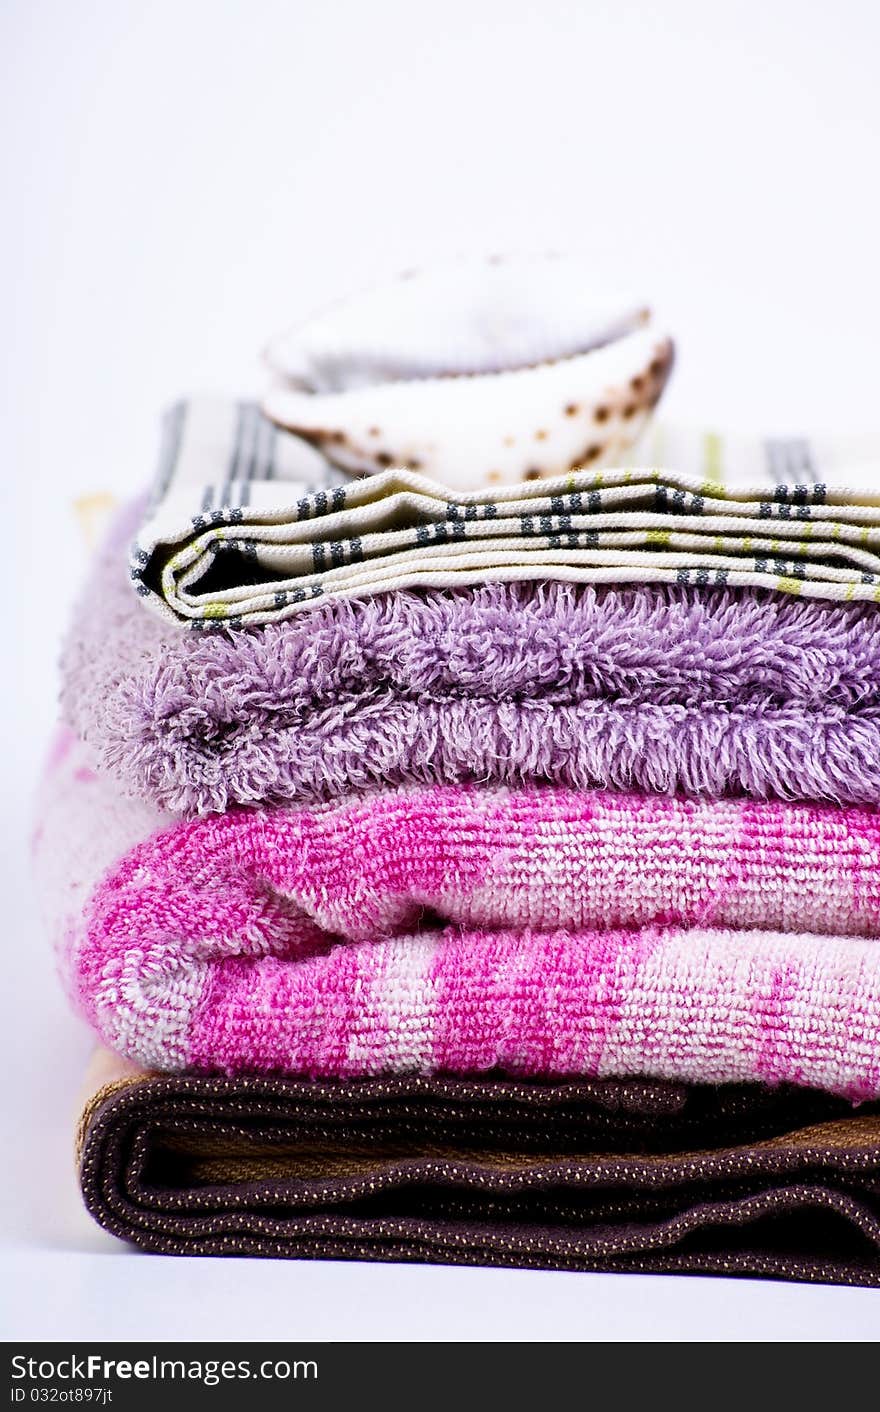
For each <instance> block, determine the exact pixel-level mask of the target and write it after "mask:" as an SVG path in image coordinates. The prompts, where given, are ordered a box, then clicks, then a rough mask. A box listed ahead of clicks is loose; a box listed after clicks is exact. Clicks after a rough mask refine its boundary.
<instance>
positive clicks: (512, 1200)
mask: <svg viewBox="0 0 880 1412" xmlns="http://www.w3.org/2000/svg"><path fill="white" fill-rule="evenodd" d="M878 1178H880V1113H878V1110H877V1108H876V1106H871V1107H867V1108H862V1109H860V1110H858V1111H857V1112H853V1110H852V1109H851V1108H849V1107H848V1106H847V1105H846V1104H845V1103H842V1102H841V1101H840V1100H835V1099H834V1098H831V1097H829V1096H827V1095H824V1094H816V1093H808V1092H806V1091H804V1090H801V1091H794V1090H791V1089H785V1088H779V1089H768V1088H764V1087H762V1086H758V1085H755V1086H751V1087H745V1086H744V1087H722V1088H714V1087H699V1086H694V1087H690V1088H687V1087H684V1086H682V1085H673V1084H657V1083H651V1082H646V1081H644V1080H629V1081H623V1082H616V1081H613V1080H604V1081H601V1080H600V1081H594V1082H571V1081H569V1082H559V1083H552V1084H551V1083H523V1082H512V1081H510V1080H504V1079H501V1078H493V1079H492V1080H490V1081H488V1082H485V1081H484V1082H480V1081H473V1080H467V1079H454V1078H431V1079H424V1078H418V1077H412V1076H410V1077H405V1078H398V1079H384V1080H379V1081H375V1080H372V1081H371V1080H367V1081H357V1080H355V1081H349V1082H344V1083H332V1082H317V1081H308V1080H296V1079H283V1078H258V1077H253V1076H251V1077H247V1078H241V1079H237V1080H231V1079H224V1078H216V1077H215V1078H159V1077H150V1076H146V1075H140V1076H138V1075H136V1074H134V1075H133V1074H131V1073H124V1074H121V1075H120V1076H119V1077H117V1078H115V1079H114V1078H110V1079H109V1081H105V1082H104V1083H103V1084H102V1085H101V1086H99V1087H97V1089H96V1091H95V1092H93V1093H92V1095H91V1097H90V1099H89V1101H88V1103H87V1104H86V1107H85V1110H84V1113H83V1118H82V1124H81V1146H80V1180H81V1184H82V1191H83V1195H84V1198H85V1202H86V1205H87V1207H88V1209H89V1211H90V1212H91V1213H92V1215H93V1216H94V1217H95V1219H96V1220H97V1221H98V1222H99V1223H100V1224H101V1225H102V1226H104V1227H105V1228H106V1229H107V1230H109V1231H111V1232H112V1233H113V1234H114V1235H117V1236H121V1237H122V1238H123V1239H125V1240H129V1241H132V1242H134V1243H135V1244H137V1245H139V1246H141V1247H143V1248H144V1249H146V1250H151V1251H159V1252H163V1253H167V1254H173V1255H266V1256H287V1257H291V1258H293V1257H295V1258H324V1259H359V1260H407V1261H432V1262H436V1263H445V1264H462V1265H507V1266H519V1267H525V1268H538V1269H541V1268H544V1269H565V1270H616V1271H631V1272H647V1271H658V1272H663V1271H666V1272H674V1273H679V1274H685V1273H689V1274H716V1275H763V1276H769V1277H773V1278H779V1279H793V1280H809V1281H825V1282H832V1283H840V1284H853V1285H877V1284H878V1283H880V1200H878V1195H877V1192H878Z"/></svg>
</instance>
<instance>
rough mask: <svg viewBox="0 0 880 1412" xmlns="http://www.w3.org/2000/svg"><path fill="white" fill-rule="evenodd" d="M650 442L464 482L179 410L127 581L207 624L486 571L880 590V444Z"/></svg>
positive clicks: (232, 406)
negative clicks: (486, 483)
mask: <svg viewBox="0 0 880 1412" xmlns="http://www.w3.org/2000/svg"><path fill="white" fill-rule="evenodd" d="M659 435H660V436H661V437H662V438H663V440H662V442H661V443H658V445H662V448H663V451H664V459H663V462H662V465H663V466H664V467H670V469H656V466H657V465H658V464H661V463H658V462H657V461H656V459H655V460H654V465H653V467H652V466H651V465H650V464H649V465H648V466H647V467H642V468H639V467H628V468H622V469H610V470H601V471H599V470H595V471H591V470H590V469H589V468H588V466H589V461H590V448H589V447H587V448H586V449H585V452H584V463H585V465H586V466H587V469H574V470H572V472H571V474H569V475H567V476H563V477H561V478H558V479H555V480H535V481H530V482H523V483H521V484H514V485H510V486H506V487H500V488H498V489H497V490H491V489H488V490H477V491H474V492H473V493H467V492H463V491H462V492H459V491H453V490H451V489H450V488H449V487H443V486H440V485H437V484H435V483H433V482H431V481H428V480H425V479H424V478H423V477H421V476H419V475H417V474H416V473H415V472H414V471H411V470H406V469H389V470H388V471H384V472H380V473H379V474H378V475H374V476H368V477H366V478H362V479H359V480H354V481H352V480H350V479H349V480H346V479H345V477H344V476H342V475H341V474H340V472H339V471H338V470H336V469H335V468H331V467H330V466H329V465H328V464H327V463H324V462H323V461H322V459H321V458H320V457H319V456H318V453H316V452H314V451H313V450H312V448H310V447H307V446H305V444H304V443H300V442H298V441H297V440H296V438H293V437H291V436H290V435H289V434H286V433H284V432H281V431H279V430H277V428H275V427H274V426H273V425H272V424H271V423H269V422H267V421H266V420H265V418H263V416H262V415H261V413H260V412H259V410H258V408H257V407H256V405H252V404H249V403H224V402H211V401H205V402H191V403H179V404H178V405H177V406H176V407H174V408H173V409H172V410H171V411H170V412H169V414H168V417H167V420H166V425H165V435H164V445H163V450H162V453H161V459H160V466H159V471H158V476H157V482H156V488H155V492H154V496H153V505H152V509H151V510H150V512H149V513H148V514H147V515H146V516H145V518H144V520H143V523H142V524H141V525H140V527H139V529H138V530H137V533H136V535H135V536H134V543H133V545H132V548H131V556H130V575H131V582H132V584H133V586H134V588H135V589H136V590H137V592H138V593H139V594H140V595H141V596H142V597H143V600H144V602H146V603H148V604H150V605H151V606H152V607H154V608H156V609H157V610H158V611H159V612H160V613H161V614H162V615H163V616H164V617H166V618H169V619H170V620H171V621H172V622H175V621H176V622H184V623H187V624H188V625H189V626H190V627H192V628H199V629H204V628H205V627H210V626H212V625H213V626H216V625H218V624H227V623H228V624H230V625H232V626H233V627H237V626H240V625H241V624H243V623H267V622H272V621H274V620H277V619H279V618H286V617H290V616H292V615H293V614H295V613H298V612H300V611H301V610H302V609H304V608H311V607H313V606H314V604H315V602H316V601H318V600H320V599H321V598H324V597H326V596H332V597H334V598H350V597H353V596H363V595H365V594H372V593H378V592H380V591H382V590H386V589H392V588H407V587H413V586H416V585H419V586H431V587H447V588H451V587H456V586H458V585H462V584H473V583H485V582H486V581H487V580H488V581H511V580H517V581H522V580H528V579H532V580H534V579H548V578H552V579H563V580H574V581H578V582H616V583H621V582H637V583H641V582H648V581H651V582H662V583H680V584H694V585H696V586H698V587H706V586H712V587H717V586H723V585H725V584H731V585H758V586H761V587H771V588H775V589H782V590H784V591H785V592H787V593H793V594H802V595H804V596H807V597H819V598H840V599H851V598H858V599H870V600H874V601H877V600H880V489H878V469H880V446H877V445H876V444H874V445H870V444H869V445H866V446H860V445H858V444H854V445H851V446H849V447H843V446H842V447H835V446H834V445H822V446H820V445H819V444H818V443H807V442H804V441H795V442H766V443H765V442H756V443H754V444H749V443H746V444H744V445H740V446H732V445H731V447H730V450H729V460H728V459H726V456H725V443H724V442H722V440H721V439H720V438H719V437H717V436H713V435H710V436H708V437H706V436H700V437H697V438H695V437H691V436H688V435H687V434H685V433H677V432H674V431H672V430H671V429H668V428H667V429H665V430H664V429H662V428H661V429H660V431H659ZM652 449H653V448H652V446H651V445H650V444H648V445H646V446H645V448H644V452H645V455H646V456H647V455H649V453H650V451H651V450H652ZM485 469H486V468H485V467H478V468H475V475H474V482H475V484H478V483H479V482H480V481H482V479H483V476H484V473H485Z"/></svg>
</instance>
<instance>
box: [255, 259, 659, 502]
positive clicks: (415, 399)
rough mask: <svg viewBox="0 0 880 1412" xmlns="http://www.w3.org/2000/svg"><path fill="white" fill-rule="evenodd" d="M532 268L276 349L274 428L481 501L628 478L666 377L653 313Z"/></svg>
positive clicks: (339, 310) (430, 281)
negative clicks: (623, 465)
mask: <svg viewBox="0 0 880 1412" xmlns="http://www.w3.org/2000/svg"><path fill="white" fill-rule="evenodd" d="M588 288H589V284H588V277H587V271H586V268H585V266H583V265H582V264H581V263H579V262H577V261H573V260H567V259H561V258H551V257H531V258H518V259H510V260H506V261H501V262H497V261H495V262H480V263H478V264H475V263H473V262H469V263H462V264H458V265H453V266H449V267H445V268H443V269H438V270H434V271H428V272H426V273H425V274H416V275H411V276H408V277H403V278H401V279H399V280H398V281H397V282H396V283H394V284H392V285H391V286H389V287H386V288H385V289H381V290H375V291H372V292H371V293H369V294H366V295H363V296H361V297H360V298H358V299H352V300H350V301H348V302H346V303H344V304H340V305H338V306H336V307H335V308H333V309H331V310H330V311H328V312H327V313H325V314H323V315H321V316H319V317H317V318H315V319H313V320H311V321H310V322H308V323H306V324H304V325H302V326H301V327H300V328H299V329H298V330H295V331H294V332H292V333H289V334H287V335H285V336H284V337H282V338H280V339H277V340H276V341H275V342H274V343H273V344H272V345H271V346H270V349H269V353H268V360H269V363H270V366H271V367H272V369H273V371H274V373H275V374H276V377H277V383H276V385H275V386H274V387H272V388H271V389H270V391H269V392H268V393H267V394H266V396H265V398H264V403H263V407H264V411H265V412H266V415H267V416H269V417H270V418H271V419H272V420H273V421H274V422H276V423H278V424H279V425H281V426H283V427H285V428H287V429H288V430H290V431H292V432H295V433H296V434H297V435H299V436H302V437H305V438H306V439H307V440H309V441H311V442H313V443H314V444H315V445H316V446H318V447H319V448H320V449H321V450H322V451H323V452H324V454H325V455H326V456H327V457H328V458H329V459H330V460H332V461H334V462H335V463H336V464H337V465H339V466H342V467H344V468H345V469H346V470H349V471H355V472H364V471H367V472H369V471H376V470H382V469H385V468H386V467H388V466H408V467H410V468H411V469H412V470H417V471H421V472H423V473H424V474H425V475H427V476H430V477H431V478H433V479H435V480H438V481H440V482H445V483H446V484H451V485H455V486H466V487H473V488H476V487H478V486H480V485H485V484H501V483H512V482H516V481H521V480H524V479H526V480H529V479H541V478H543V477H548V476H556V475H559V474H561V473H562V472H564V471H567V470H569V469H574V468H579V467H583V466H589V467H599V466H602V465H609V464H615V463H617V464H619V463H620V461H621V460H625V459H626V453H627V452H628V451H629V449H630V448H631V447H632V446H633V444H634V442H635V441H636V440H637V438H638V437H639V436H640V434H641V432H642V430H643V429H644V426H645V422H646V420H647V418H648V416H649V415H650V412H651V410H652V409H653V407H654V406H655V404H656V403H657V401H658V399H659V398H660V395H661V393H662V391H663V388H664V387H665V385H666V381H667V378H668V376H669V373H670V371H671V368H672V364H673V358H674V349H673V344H672V340H671V339H670V338H669V337H668V336H666V335H664V334H662V333H659V332H657V330H656V329H654V328H653V327H652V325H651V315H650V311H649V310H648V309H647V308H646V306H645V305H644V304H639V303H634V302H630V303H627V302H626V301H622V300H610V299H604V300H601V301H597V300H596V299H595V298H593V299H591V298H590V297H589V296H588V295H586V294H585V293H583V291H584V290H585V289H588Z"/></svg>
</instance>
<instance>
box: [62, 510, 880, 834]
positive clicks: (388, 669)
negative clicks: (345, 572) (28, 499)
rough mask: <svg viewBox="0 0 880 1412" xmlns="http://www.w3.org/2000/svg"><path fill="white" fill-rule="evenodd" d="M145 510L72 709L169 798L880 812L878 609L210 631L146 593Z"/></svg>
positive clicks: (116, 761)
mask: <svg viewBox="0 0 880 1412" xmlns="http://www.w3.org/2000/svg"><path fill="white" fill-rule="evenodd" d="M139 513H140V507H138V506H134V507H130V508H129V509H128V510H127V511H126V512H125V513H123V514H122V515H121V516H120V518H119V519H118V521H117V523H116V525H115V527H114V530H113V532H112V533H111V535H110V536H109V538H108V540H107V543H106V544H105V546H104V548H103V551H102V552H101V554H100V555H99V556H98V558H97V559H96V562H95V567H94V571H93V574H92V577H91V581H90V583H89V585H88V586H87V588H86V591H85V593H84V595H83V597H82V599H81V601H80V604H79V606H78V609H77V611H76V613H75V614H74V618H73V622H72V625H71V628H70V631H69V634H68V639H67V646H66V651H65V658H64V673H63V678H64V685H63V704H64V713H65V717H66V719H67V721H68V722H69V723H70V725H71V727H72V728H73V729H74V730H75V731H76V732H77V734H78V735H80V736H82V737H84V738H85V739H86V740H87V741H88V743H89V746H90V748H91V750H92V752H93V755H94V758H95V761H96V764H97V767H98V768H99V769H100V770H103V771H107V772H109V773H110V774H111V775H112V776H113V777H114V778H115V779H116V780H117V781H118V783H119V784H120V785H121V787H122V788H123V789H124V790H125V791H127V792H129V793H131V794H134V795H138V796H140V797H141V798H144V799H147V800H150V801H152V802H154V803H156V804H158V805H159V806H160V807H162V808H167V809H170V810H171V811H173V812H176V813H198V812H208V811H222V810H224V809H226V808H227V807H229V806H230V805H233V804H245V805H250V804H256V803H262V804H271V805H284V804H290V803H295V802H297V801H309V800H320V799H330V798H332V797H334V796H338V795H340V794H345V793H347V792H350V791H355V790H364V789H368V788H370V787H375V786H376V785H377V784H398V783H405V782H418V781H421V782H431V781H435V780H439V781H447V782H451V781H466V780H476V781H480V782H504V783H509V784H514V785H516V784H520V783H522V782H524V781H529V780H548V781H550V782H553V783H557V784H567V785H571V786H575V787H578V788H589V787H593V786H597V787H600V788H607V787H610V788H615V789H632V788H638V789H645V790H651V791H659V792H663V793H674V792H675V791H682V792H686V793H688V794H694V795H708V796H717V795H722V794H727V793H732V794H744V795H749V796H753V797H759V798H760V797H766V796H777V797H782V798H787V797H796V798H807V799H826V800H830V801H833V802H836V803H840V804H869V803H870V804H873V803H875V802H876V801H877V800H878V799H880V609H878V607H877V605H876V604H868V603H854V604H840V603H820V602H817V601H815V600H813V601H811V602H810V603H805V602H799V601H798V600H796V599H793V598H789V597H785V596H784V595H781V594H774V593H768V592H766V591H765V592H760V591H758V590H754V589H739V590H737V589H716V590H715V591H714V592H713V593H711V594H703V593H701V592H700V591H698V590H696V589H693V588H685V587H681V588H679V587H667V586H661V585H647V586H642V587H630V588H618V589H614V588H609V589H605V588H601V587H600V588H596V587H591V586H585V585H573V584H562V583H550V584H544V585H539V584H494V585H486V586H483V587H479V588H469V589H457V590H454V591H452V590H447V591H431V590H428V591H425V592H418V591H401V592H398V593H393V594H382V595H379V596H377V597H374V598H368V599H365V600H363V601H351V602H335V603H331V602H327V603H325V604H324V605H323V606H322V607H320V608H318V609H316V611H315V612H314V613H312V614H307V615H304V616H302V617H300V618H297V619H296V620H293V621H288V622H285V623H278V624H268V625H267V626H266V627H265V628H262V629H259V630H254V631H242V632H234V633H233V632H222V633H218V634H211V635H210V636H209V637H205V636H204V635H196V634H192V633H181V632H179V631H178V630H177V629H176V628H174V627H173V626H169V625H168V624H165V623H162V622H160V621H159V620H158V619H156V618H154V617H153V616H152V615H149V614H146V613H143V612H142V611H141V609H140V607H139V605H138V602H137V599H136V598H135V597H134V596H133V595H132V594H131V592H130V589H129V587H128V584H127V581H126V575H125V571H124V567H123V563H122V560H123V558H124V553H123V549H122V546H123V545H124V543H125V542H126V540H127V538H128V536H129V535H130V532H131V529H132V526H133V524H134V523H135V522H136V520H137V517H138V515H139Z"/></svg>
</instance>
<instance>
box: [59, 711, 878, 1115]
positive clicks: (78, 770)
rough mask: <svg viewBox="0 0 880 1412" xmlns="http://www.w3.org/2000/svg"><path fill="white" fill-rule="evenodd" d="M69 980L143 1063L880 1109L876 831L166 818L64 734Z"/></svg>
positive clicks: (509, 812)
mask: <svg viewBox="0 0 880 1412" xmlns="http://www.w3.org/2000/svg"><path fill="white" fill-rule="evenodd" d="M34 847H35V853H36V858H37V864H38V868H39V870H40V874H41V881H42V892H43V897H44V902H45V906H46V909H47V912H48V914H49V916H48V920H49V923H50V925H51V927H52V931H53V934H54V935H55V936H56V937H57V938H58V939H59V948H60V952H59V954H60V962H61V966H62V969H63V971H64V974H65V979H66V983H67V985H68V988H69V990H70V991H71V993H72V994H73V996H74V997H75V999H76V1001H77V1003H78V1005H79V1006H80V1008H81V1009H82V1011H83V1012H84V1014H85V1015H86V1017H87V1018H88V1020H89V1021H90V1022H91V1024H92V1025H93V1026H94V1028H95V1029H96V1030H97V1032H98V1033H99V1034H100V1036H101V1037H102V1039H103V1040H104V1041H105V1042H106V1043H107V1044H109V1045H110V1046H111V1047H112V1048H114V1049H116V1050H117V1051H118V1052H119V1053H121V1054H123V1055H124V1056H126V1057H127V1058H130V1059H132V1060H134V1061H135V1062H137V1063H138V1064H140V1065H143V1066H145V1067H148V1068H155V1069H160V1070H166V1071H176V1072H179V1071H191V1072H200V1073H201V1072H210V1071H222V1072H225V1073H228V1074H235V1073H240V1072H244V1071H251V1072H254V1071H256V1072H282V1073H289V1074H314V1075H322V1076H338V1077H353V1076H357V1075H370V1074H373V1075H375V1074H391V1073H403V1072H417V1073H424V1074H429V1073H434V1072H455V1073H469V1074H474V1073H480V1072H489V1071H499V1070H500V1071H504V1072H507V1073H517V1074H526V1075H535V1076H538V1075H540V1076H561V1075H584V1076H586V1075H589V1076H626V1075H650V1076H656V1077H661V1078H663V1077H666V1078H673V1079H682V1080H688V1081H694V1082H711V1083H724V1082H732V1081H750V1080H755V1081H761V1082H765V1083H771V1084H772V1083H779V1082H793V1083H797V1084H802V1085H805V1086H811V1087H819V1088H823V1089H827V1090H830V1091H833V1092H837V1093H841V1094H845V1095H847V1096H848V1097H850V1098H854V1099H863V1098H876V1097H878V1096H880V940H878V938H880V815H878V814H876V813H874V812H872V811H866V810H860V809H855V808H852V809H837V808H832V807H830V806H829V807H822V806H807V805H794V804H783V803H768V802H760V801H740V800H720V801H718V800H716V801H713V802H711V803H705V802H701V801H696V800H683V799H675V798H667V797H659V796H650V795H638V794H606V793H592V792H582V791H574V790H565V789H557V788H551V787H545V788H537V787H535V788H527V789H521V790H506V789H479V788H476V787H467V786H446V787H444V786H433V787H425V788H419V789H409V790H400V789H398V790H391V791H388V792H384V793H376V794H373V795H371V796H367V797H360V798H358V799H356V800H346V801H343V802H341V803H336V804H334V805H332V806H325V807H321V808H318V809H314V810H301V809H283V810H278V811H275V812H252V811H245V810H239V811H233V812H230V813H228V814H225V815H221V816H212V817H207V818H203V819H196V820H191V821H175V820H173V819H172V818H171V816H169V815H163V814H159V813H157V812H156V811H155V810H153V809H152V808H151V807H150V806H147V805H145V804H143V803H139V802H137V801H132V800H123V799H120V798H119V797H118V796H117V794H116V792H115V790H114V789H113V787H112V785H108V783H107V782H106V781H105V780H102V779H100V778H99V777H97V776H96V775H95V774H93V773H92V771H91V769H90V768H89V766H88V763H87V761H86V759H85V757H84V755H83V752H82V748H81V747H80V746H79V745H77V744H76V743H75V742H74V741H73V738H72V737H69V736H68V737H64V738H63V739H62V740H61V741H60V742H59V745H58V748H57V749H56V752H55V756H54V759H53V761H52V763H51V766H50V769H49V771H48V774H47V780H46V785H45V789H44V796H43V800H42V806H41V813H40V824H39V828H38V830H37V834H36V836H35V842H34Z"/></svg>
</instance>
